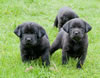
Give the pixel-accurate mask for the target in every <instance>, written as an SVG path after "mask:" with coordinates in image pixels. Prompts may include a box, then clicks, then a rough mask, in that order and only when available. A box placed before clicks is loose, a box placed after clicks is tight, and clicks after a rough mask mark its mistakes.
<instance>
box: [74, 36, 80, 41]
mask: <svg viewBox="0 0 100 78" xmlns="http://www.w3.org/2000/svg"><path fill="white" fill-rule="evenodd" d="M72 40H74V41H77V42H78V41H81V37H79V36H74V37H73V38H72Z"/></svg>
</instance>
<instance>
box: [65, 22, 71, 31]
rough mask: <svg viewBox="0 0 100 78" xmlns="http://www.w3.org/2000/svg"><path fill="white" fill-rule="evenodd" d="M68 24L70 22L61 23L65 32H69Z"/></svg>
mask: <svg viewBox="0 0 100 78" xmlns="http://www.w3.org/2000/svg"><path fill="white" fill-rule="evenodd" d="M69 25H70V22H67V23H65V24H64V25H63V30H64V31H65V32H67V33H69Z"/></svg>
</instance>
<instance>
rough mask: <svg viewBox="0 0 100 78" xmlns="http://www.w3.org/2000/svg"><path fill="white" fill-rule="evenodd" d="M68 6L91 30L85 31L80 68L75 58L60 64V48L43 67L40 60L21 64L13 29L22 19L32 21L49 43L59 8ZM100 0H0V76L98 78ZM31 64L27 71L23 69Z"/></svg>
mask: <svg viewBox="0 0 100 78" xmlns="http://www.w3.org/2000/svg"><path fill="white" fill-rule="evenodd" d="M63 6H69V7H71V8H72V9H73V10H74V11H75V12H76V13H77V14H78V15H79V16H80V18H82V19H84V20H85V21H87V22H88V23H89V24H90V25H91V26H92V30H91V31H90V32H89V33H88V39H89V47H88V54H87V58H86V61H85V63H84V66H83V69H80V70H79V69H76V63H77V61H76V60H74V59H70V60H69V62H68V64H67V65H62V64H61V50H57V51H56V52H55V53H54V55H53V56H52V57H51V58H50V62H51V65H50V66H49V67H43V66H42V64H41V59H38V60H34V61H32V63H31V64H28V63H26V64H24V63H22V61H21V57H20V49H19V38H18V37H17V36H16V35H15V34H14V33H13V31H14V29H15V28H16V27H17V26H18V25H19V24H22V23H23V22H26V21H34V22H36V23H38V24H40V25H41V26H43V28H44V29H45V30H46V32H47V34H48V36H49V40H50V44H52V43H53V41H54V40H55V38H56V35H57V33H58V29H57V28H54V27H53V23H54V19H55V17H56V15H57V12H58V10H59V8H61V7H63ZM99 25H100V0H84V1H83V0H0V78H100V26H99ZM30 66H32V69H31V70H29V71H26V72H25V70H26V69H27V68H29V67H30Z"/></svg>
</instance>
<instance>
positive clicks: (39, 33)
mask: <svg viewBox="0 0 100 78" xmlns="http://www.w3.org/2000/svg"><path fill="white" fill-rule="evenodd" d="M45 34H46V32H45V30H44V29H43V28H42V27H39V32H38V38H42V37H43V36H44V35H45Z"/></svg>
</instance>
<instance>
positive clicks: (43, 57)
mask: <svg viewBox="0 0 100 78" xmlns="http://www.w3.org/2000/svg"><path fill="white" fill-rule="evenodd" d="M49 55H50V54H49V50H48V49H47V50H45V52H44V54H43V55H42V56H41V59H42V65H44V63H45V62H46V66H48V65H50V61H49Z"/></svg>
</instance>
